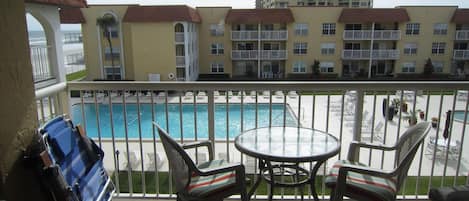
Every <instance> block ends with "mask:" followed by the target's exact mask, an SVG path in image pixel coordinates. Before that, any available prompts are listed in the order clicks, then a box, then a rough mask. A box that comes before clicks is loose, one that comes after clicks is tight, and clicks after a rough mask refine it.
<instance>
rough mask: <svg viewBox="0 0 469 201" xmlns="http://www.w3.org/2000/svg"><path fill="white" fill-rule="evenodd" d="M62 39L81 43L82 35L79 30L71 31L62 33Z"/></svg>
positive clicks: (66, 41) (67, 41) (65, 41)
mask: <svg viewBox="0 0 469 201" xmlns="http://www.w3.org/2000/svg"><path fill="white" fill-rule="evenodd" d="M63 37H64V39H63V41H64V43H66V44H67V43H82V42H83V36H82V34H81V33H80V32H71V33H64V34H63Z"/></svg>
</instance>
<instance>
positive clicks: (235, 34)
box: [231, 30, 288, 41]
mask: <svg viewBox="0 0 469 201" xmlns="http://www.w3.org/2000/svg"><path fill="white" fill-rule="evenodd" d="M260 39H261V40H276V41H279V40H287V39H288V31H286V30H276V31H261V33H260ZM231 40H234V41H255V40H259V32H258V31H231Z"/></svg>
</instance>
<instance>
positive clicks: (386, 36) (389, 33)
mask: <svg viewBox="0 0 469 201" xmlns="http://www.w3.org/2000/svg"><path fill="white" fill-rule="evenodd" d="M372 32H373V33H372ZM372 35H373V37H372ZM343 39H344V40H371V39H373V40H400V39H401V31H400V30H375V31H372V30H345V31H344V34H343Z"/></svg>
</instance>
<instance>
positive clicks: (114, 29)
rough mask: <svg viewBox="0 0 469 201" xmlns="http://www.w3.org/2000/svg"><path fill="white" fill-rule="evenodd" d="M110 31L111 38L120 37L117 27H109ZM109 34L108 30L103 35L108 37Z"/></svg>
mask: <svg viewBox="0 0 469 201" xmlns="http://www.w3.org/2000/svg"><path fill="white" fill-rule="evenodd" d="M108 29H109V32H110V36H111V38H117V37H119V32H118V30H117V26H113V27H109V28H108ZM107 33H108V32H107V31H106V30H104V31H103V35H104V36H106V35H107Z"/></svg>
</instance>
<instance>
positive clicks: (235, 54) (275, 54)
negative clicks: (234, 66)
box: [231, 50, 287, 60]
mask: <svg viewBox="0 0 469 201" xmlns="http://www.w3.org/2000/svg"><path fill="white" fill-rule="evenodd" d="M231 59H232V60H257V59H259V51H257V50H233V51H231ZM260 59H261V60H285V59H287V51H286V50H261V51H260Z"/></svg>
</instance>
